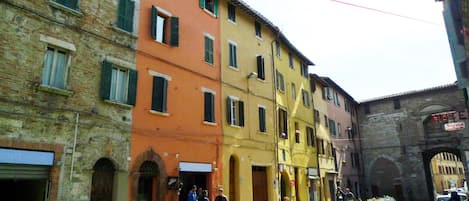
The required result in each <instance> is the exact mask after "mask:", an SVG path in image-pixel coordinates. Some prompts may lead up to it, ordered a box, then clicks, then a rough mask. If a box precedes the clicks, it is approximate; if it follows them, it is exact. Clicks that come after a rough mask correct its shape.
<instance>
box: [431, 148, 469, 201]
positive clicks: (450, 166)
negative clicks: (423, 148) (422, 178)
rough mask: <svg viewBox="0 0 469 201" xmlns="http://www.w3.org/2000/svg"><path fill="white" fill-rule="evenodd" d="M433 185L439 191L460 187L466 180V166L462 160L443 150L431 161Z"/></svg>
mask: <svg viewBox="0 0 469 201" xmlns="http://www.w3.org/2000/svg"><path fill="white" fill-rule="evenodd" d="M431 167H432V174H433V186H434V187H435V191H436V192H437V193H440V194H441V193H442V192H443V190H445V189H451V188H460V187H462V186H463V182H464V167H463V164H462V162H461V160H460V159H459V158H458V157H457V156H456V155H454V154H452V153H448V152H442V153H439V154H437V155H435V156H434V157H433V158H432V161H431Z"/></svg>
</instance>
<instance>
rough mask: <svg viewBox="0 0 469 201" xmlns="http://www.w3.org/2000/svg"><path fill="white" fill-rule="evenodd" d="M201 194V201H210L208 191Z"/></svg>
mask: <svg viewBox="0 0 469 201" xmlns="http://www.w3.org/2000/svg"><path fill="white" fill-rule="evenodd" d="M202 194H203V197H204V199H203V200H202V201H210V199H208V190H204V191H203V192H202Z"/></svg>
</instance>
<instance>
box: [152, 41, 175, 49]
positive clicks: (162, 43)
mask: <svg viewBox="0 0 469 201" xmlns="http://www.w3.org/2000/svg"><path fill="white" fill-rule="evenodd" d="M153 41H154V42H155V43H158V44H160V45H162V46H165V47H172V46H171V45H169V44H167V43H165V42H161V41H158V40H155V39H153Z"/></svg>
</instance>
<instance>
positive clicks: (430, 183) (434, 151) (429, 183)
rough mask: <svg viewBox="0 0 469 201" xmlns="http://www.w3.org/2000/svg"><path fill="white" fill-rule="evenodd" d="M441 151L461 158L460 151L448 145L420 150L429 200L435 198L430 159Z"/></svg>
mask: <svg viewBox="0 0 469 201" xmlns="http://www.w3.org/2000/svg"><path fill="white" fill-rule="evenodd" d="M441 152H448V153H452V154H454V155H456V156H457V157H458V158H459V159H462V158H461V153H460V151H459V149H457V148H448V147H438V148H433V149H429V150H426V151H424V152H422V158H423V163H424V170H425V178H427V180H426V183H427V189H428V196H429V198H430V199H431V200H434V199H435V195H434V194H433V191H434V186H433V178H432V173H431V169H430V168H431V161H432V158H433V157H434V156H435V155H436V154H438V153H441Z"/></svg>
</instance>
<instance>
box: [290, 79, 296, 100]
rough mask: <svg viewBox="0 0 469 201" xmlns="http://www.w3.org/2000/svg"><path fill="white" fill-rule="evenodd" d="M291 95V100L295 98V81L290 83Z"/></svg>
mask: <svg viewBox="0 0 469 201" xmlns="http://www.w3.org/2000/svg"><path fill="white" fill-rule="evenodd" d="M291 96H292V98H293V100H295V99H296V86H295V83H291Z"/></svg>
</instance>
